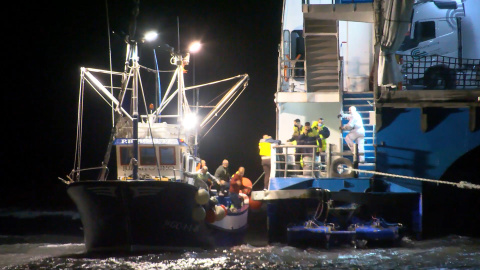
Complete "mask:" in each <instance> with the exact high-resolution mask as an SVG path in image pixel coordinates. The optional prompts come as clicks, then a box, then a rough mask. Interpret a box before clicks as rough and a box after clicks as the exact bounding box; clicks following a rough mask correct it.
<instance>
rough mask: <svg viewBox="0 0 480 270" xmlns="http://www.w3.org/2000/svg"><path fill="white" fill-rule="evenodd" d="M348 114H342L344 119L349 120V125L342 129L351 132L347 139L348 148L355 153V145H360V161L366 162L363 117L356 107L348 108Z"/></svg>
mask: <svg viewBox="0 0 480 270" xmlns="http://www.w3.org/2000/svg"><path fill="white" fill-rule="evenodd" d="M348 112H349V113H348V114H344V113H342V114H340V116H341V117H342V118H346V119H348V120H349V121H348V123H347V124H346V125H344V126H343V127H341V129H342V130H349V131H350V132H349V133H348V134H347V136H346V137H345V142H347V145H348V147H349V148H350V150H351V151H352V152H353V151H354V147H355V143H356V144H358V154H359V156H360V157H359V161H360V162H365V148H364V144H365V128H364V127H363V120H362V116H361V115H360V114H359V113H358V112H357V108H356V107H355V106H350V108H348Z"/></svg>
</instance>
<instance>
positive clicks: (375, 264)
mask: <svg viewBox="0 0 480 270" xmlns="http://www.w3.org/2000/svg"><path fill="white" fill-rule="evenodd" d="M251 216H252V218H253V219H255V218H259V219H260V218H261V217H262V215H258V214H257V215H256V214H255V213H253V214H252V215H251ZM254 221H255V223H254V224H255V225H258V226H255V227H254V226H252V227H251V228H250V230H249V233H248V235H247V237H246V243H245V244H244V245H240V246H235V247H231V248H219V249H215V250H208V251H201V252H193V251H184V252H165V253H157V254H142V255H130V256H126V255H118V254H117V255H109V256H96V257H91V256H90V257H89V256H86V255H85V254H84V251H85V246H84V244H83V237H82V235H81V231H80V230H78V231H75V230H72V229H71V227H74V228H78V227H77V225H79V224H80V223H79V217H78V214H77V213H75V212H22V211H17V212H14V213H13V212H11V211H9V212H6V211H1V210H0V233H1V235H0V269H480V239H478V238H469V237H462V236H458V235H450V236H446V237H442V238H436V239H430V240H422V241H413V240H410V239H408V238H404V239H403V241H402V243H401V245H400V246H398V247H390V248H383V247H382V248H375V247H368V244H367V247H365V248H361V249H360V248H358V249H357V248H354V247H352V246H350V245H347V246H343V247H337V248H333V249H329V250H326V249H322V248H308V249H300V248H295V247H290V246H286V245H282V244H270V245H268V244H267V242H266V239H265V236H264V227H263V225H265V224H262V223H261V221H259V220H254ZM72 225H73V226H72ZM27 229H29V231H30V233H25V232H27V231H28V230H27ZM79 232H80V233H79Z"/></svg>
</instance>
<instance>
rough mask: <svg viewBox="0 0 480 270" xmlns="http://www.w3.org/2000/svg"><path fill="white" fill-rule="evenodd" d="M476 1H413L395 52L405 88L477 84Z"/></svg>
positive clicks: (479, 10) (479, 27)
mask: <svg viewBox="0 0 480 270" xmlns="http://www.w3.org/2000/svg"><path fill="white" fill-rule="evenodd" d="M478 18H480V1H479V0H463V1H462V0H456V1H454V0H452V1H446V0H442V1H436V0H423V1H417V2H416V3H415V4H414V7H413V13H412V17H411V24H410V31H409V33H408V34H407V35H406V37H405V40H404V42H403V44H402V46H401V47H400V48H399V50H398V51H397V55H398V58H399V62H400V64H401V65H402V73H403V75H404V82H403V87H404V89H405V87H407V89H419V88H420V89H421V88H425V89H470V88H478V87H479V86H480V42H478V40H480V24H478Z"/></svg>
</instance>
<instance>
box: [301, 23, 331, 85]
mask: <svg viewBox="0 0 480 270" xmlns="http://www.w3.org/2000/svg"><path fill="white" fill-rule="evenodd" d="M337 29H338V26H337V22H336V21H334V20H313V21H307V22H306V24H305V52H306V53H305V66H306V87H307V92H318V91H338V90H339V70H340V69H339V59H338V35H337Z"/></svg>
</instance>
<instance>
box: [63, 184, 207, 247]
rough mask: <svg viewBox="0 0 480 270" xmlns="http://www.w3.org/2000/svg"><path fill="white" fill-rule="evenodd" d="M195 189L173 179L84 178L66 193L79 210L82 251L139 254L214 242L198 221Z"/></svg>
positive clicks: (202, 223)
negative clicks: (171, 180)
mask: <svg viewBox="0 0 480 270" xmlns="http://www.w3.org/2000/svg"><path fill="white" fill-rule="evenodd" d="M197 190H198V189H197V188H195V187H194V186H192V185H188V184H185V183H177V182H162V181H131V182H130V181H84V182H76V183H73V184H71V185H69V187H68V190H67V192H68V194H69V195H70V197H71V198H72V199H73V201H74V202H75V204H76V205H77V208H78V210H79V212H80V216H81V219H82V223H83V230H84V237H85V246H86V250H87V252H109V251H120V252H121V251H124V252H141V251H154V250H182V249H195V248H200V249H205V248H210V247H213V246H214V241H213V237H212V236H211V234H210V233H208V229H207V227H206V226H205V222H204V221H203V220H200V221H198V212H197V211H200V212H201V210H199V208H201V206H200V205H199V204H198V203H197V202H196V200H195V195H196V194H197ZM196 214H197V218H196V217H195V216H196Z"/></svg>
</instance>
